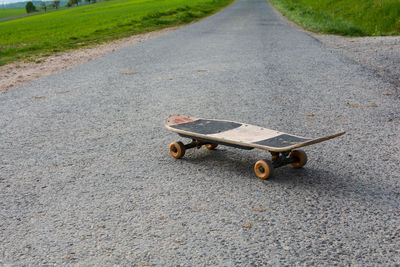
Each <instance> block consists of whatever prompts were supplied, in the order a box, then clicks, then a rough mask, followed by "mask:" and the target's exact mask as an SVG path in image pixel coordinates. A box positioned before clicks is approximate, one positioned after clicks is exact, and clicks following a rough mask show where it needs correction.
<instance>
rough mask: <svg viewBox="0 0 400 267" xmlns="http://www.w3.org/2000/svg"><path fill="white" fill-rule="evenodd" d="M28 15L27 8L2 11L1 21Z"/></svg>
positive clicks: (0, 13) (0, 12) (0, 11)
mask: <svg viewBox="0 0 400 267" xmlns="http://www.w3.org/2000/svg"><path fill="white" fill-rule="evenodd" d="M24 14H26V10H25V8H5V9H0V19H3V18H7V17H14V16H19V15H24Z"/></svg>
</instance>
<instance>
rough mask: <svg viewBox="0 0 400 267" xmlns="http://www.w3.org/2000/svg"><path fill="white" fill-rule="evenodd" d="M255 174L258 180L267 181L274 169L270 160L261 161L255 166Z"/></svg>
mask: <svg viewBox="0 0 400 267" xmlns="http://www.w3.org/2000/svg"><path fill="white" fill-rule="evenodd" d="M254 172H255V173H256V176H257V177H258V178H260V179H263V180H265V179H267V178H269V177H271V176H272V174H273V172H274V167H273V166H272V162H271V161H270V160H259V161H257V162H256V164H254Z"/></svg>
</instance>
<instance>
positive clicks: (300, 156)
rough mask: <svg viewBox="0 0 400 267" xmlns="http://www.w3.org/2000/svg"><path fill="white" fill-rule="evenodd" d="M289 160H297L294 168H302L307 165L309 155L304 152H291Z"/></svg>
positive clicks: (293, 164)
mask: <svg viewBox="0 0 400 267" xmlns="http://www.w3.org/2000/svg"><path fill="white" fill-rule="evenodd" d="M289 158H295V159H296V162H293V163H292V166H293V168H296V169H298V168H301V167H303V166H304V165H306V163H307V154H306V152H304V151H303V150H293V151H292V152H290V155H289Z"/></svg>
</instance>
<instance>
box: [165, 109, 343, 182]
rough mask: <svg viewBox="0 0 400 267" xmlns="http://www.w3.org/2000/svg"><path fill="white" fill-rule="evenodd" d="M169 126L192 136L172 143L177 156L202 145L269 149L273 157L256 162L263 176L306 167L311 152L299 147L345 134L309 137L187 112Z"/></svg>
mask: <svg viewBox="0 0 400 267" xmlns="http://www.w3.org/2000/svg"><path fill="white" fill-rule="evenodd" d="M165 127H166V128H167V130H169V131H171V132H174V133H177V134H179V135H180V136H181V137H184V138H189V139H192V142H190V143H188V144H183V143H182V142H180V141H178V142H173V143H171V144H170V146H169V152H170V155H171V156H172V157H173V158H175V159H179V158H182V157H183V156H184V155H185V151H186V150H187V149H190V148H201V147H202V146H205V147H206V148H207V149H209V150H213V149H215V148H216V147H217V146H218V145H225V146H230V147H235V148H240V149H246V150H251V149H253V148H258V149H263V150H267V151H269V152H270V153H271V155H272V160H269V159H265V160H259V161H257V162H256V163H255V165H254V172H255V174H256V176H257V177H258V178H260V179H267V178H269V177H271V176H272V174H273V172H274V169H276V168H279V167H282V166H285V165H288V164H291V165H292V166H293V167H294V168H301V167H303V166H304V165H305V164H306V163H307V154H306V153H305V152H304V151H303V150H300V149H298V148H301V147H305V146H309V145H313V144H317V143H321V142H324V141H326V140H329V139H332V138H335V137H338V136H341V135H343V134H344V133H345V132H339V133H336V134H332V135H328V136H324V137H320V138H307V137H302V136H297V135H292V134H288V133H283V132H279V131H275V130H271V129H267V128H263V127H260V126H255V125H251V124H246V123H239V122H234V121H227V120H212V119H200V118H193V117H188V116H183V115H171V116H169V117H168V118H167V119H166V121H165Z"/></svg>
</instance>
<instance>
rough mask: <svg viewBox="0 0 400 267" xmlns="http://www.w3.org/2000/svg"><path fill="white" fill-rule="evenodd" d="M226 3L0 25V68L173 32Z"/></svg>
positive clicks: (92, 9) (142, 6)
mask: <svg viewBox="0 0 400 267" xmlns="http://www.w3.org/2000/svg"><path fill="white" fill-rule="evenodd" d="M230 2H232V0H190V1H188V0H112V1H107V2H101V3H97V4H91V5H86V6H82V7H74V8H69V9H64V10H60V11H56V12H50V13H47V14H42V15H36V16H30V17H24V18H20V19H15V20H9V21H4V22H0V65H4V64H6V63H9V62H13V61H17V60H22V59H24V60H25V59H31V58H34V57H37V56H45V55H50V54H54V53H56V52H60V51H65V50H69V49H74V48H79V47H84V46H90V45H94V44H98V43H102V42H106V41H110V40H113V39H117V38H121V37H126V36H130V35H133V34H139V33H143V32H148V31H153V30H158V29H161V28H165V27H170V26H176V25H181V24H185V23H188V22H190V21H193V20H196V19H199V18H202V17H205V16H207V15H209V14H211V13H213V12H216V11H217V10H219V9H221V8H222V7H224V6H226V5H228V4H229V3H230Z"/></svg>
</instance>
